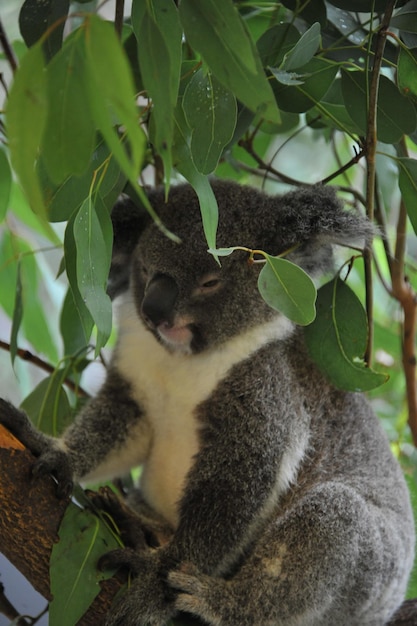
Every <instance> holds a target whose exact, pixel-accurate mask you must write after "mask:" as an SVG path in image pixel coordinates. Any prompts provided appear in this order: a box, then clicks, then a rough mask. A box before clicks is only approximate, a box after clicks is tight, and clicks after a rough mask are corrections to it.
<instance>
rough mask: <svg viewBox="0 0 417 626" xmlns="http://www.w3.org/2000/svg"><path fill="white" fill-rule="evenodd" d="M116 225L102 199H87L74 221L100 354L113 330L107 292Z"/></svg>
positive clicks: (81, 284) (80, 279)
mask: <svg viewBox="0 0 417 626" xmlns="http://www.w3.org/2000/svg"><path fill="white" fill-rule="evenodd" d="M112 234H113V231H112V226H111V220H110V216H109V213H108V211H107V209H106V208H105V207H103V205H102V203H101V202H100V201H99V198H96V202H93V200H92V198H89V199H87V200H86V201H85V202H83V204H82V205H81V207H80V209H79V211H78V213H77V215H76V217H75V220H74V240H75V246H76V268H77V285H78V289H79V291H80V294H81V297H82V299H83V301H84V302H85V304H86V307H87V309H88V310H89V312H90V314H91V317H92V318H93V320H94V323H95V324H96V326H97V331H98V334H97V346H96V353H97V352H98V351H99V350H100V349H101V348H102V347H103V346H104V345H105V343H106V341H107V339H108V338H109V337H110V333H111V329H112V309H111V301H110V298H109V296H108V295H107V293H106V285H107V277H108V273H109V269H110V262H111V249H112Z"/></svg>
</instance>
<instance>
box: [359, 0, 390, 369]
mask: <svg viewBox="0 0 417 626" xmlns="http://www.w3.org/2000/svg"><path fill="white" fill-rule="evenodd" d="M395 3H396V0H388V3H387V6H386V8H385V13H384V15H383V17H382V21H381V25H380V27H379V30H378V33H377V35H376V42H375V52H374V57H373V67H372V71H371V76H370V85H369V94H368V118H367V127H366V138H365V154H366V165H367V167H366V212H367V215H368V217H369V219H370V220H371V221H373V219H374V212H375V209H374V207H375V189H376V162H375V155H376V145H377V105H378V92H379V77H380V73H381V67H382V59H383V55H384V49H385V43H386V32H387V30H388V26H389V23H390V21H391V17H392V13H393V10H394V7H395ZM363 258H364V267H365V287H366V311H367V314H368V331H369V332H368V342H367V346H366V351H365V357H364V358H365V361H366V363H368V364H370V362H371V358H372V351H373V282H372V252H371V250H370V249H369V248H368V249H366V250H365V251H364V255H363Z"/></svg>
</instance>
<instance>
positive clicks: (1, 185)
mask: <svg viewBox="0 0 417 626" xmlns="http://www.w3.org/2000/svg"><path fill="white" fill-rule="evenodd" d="M11 189H12V172H11V169H10V165H9V159H8V158H7V156H6V153H5V152H4V150H0V222H2V221H3V220H4V217H5V215H6V211H7V209H8V206H9V199H10V192H11Z"/></svg>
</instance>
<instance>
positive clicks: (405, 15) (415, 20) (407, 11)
mask: <svg viewBox="0 0 417 626" xmlns="http://www.w3.org/2000/svg"><path fill="white" fill-rule="evenodd" d="M390 25H391V26H393V27H394V28H399V29H400V30H404V31H405V32H407V33H417V0H410V2H406V3H405V4H404V6H402V7H401V8H400V9H399V10H398V11H397V13H396V14H395V15H394V17H393V18H392V19H391V23H390Z"/></svg>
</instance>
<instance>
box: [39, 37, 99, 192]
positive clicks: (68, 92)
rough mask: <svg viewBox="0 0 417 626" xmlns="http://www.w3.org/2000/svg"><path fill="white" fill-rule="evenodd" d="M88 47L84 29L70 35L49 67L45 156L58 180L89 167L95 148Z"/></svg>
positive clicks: (50, 171)
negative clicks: (86, 86)
mask: <svg viewBox="0 0 417 626" xmlns="http://www.w3.org/2000/svg"><path fill="white" fill-rule="evenodd" d="M84 72H85V49H84V41H83V39H82V31H80V30H78V31H76V33H74V35H73V36H72V37H69V38H68V40H67V41H66V43H65V44H64V46H63V47H62V49H61V50H60V51H59V52H58V53H57V54H56V55H55V57H54V58H53V59H52V61H51V62H50V63H49V65H48V67H47V85H48V104H49V106H48V119H47V123H46V128H45V133H44V136H43V142H42V144H43V151H42V154H43V159H44V163H45V166H46V168H47V170H48V173H49V175H50V177H51V178H52V180H53V181H54V182H55V183H57V184H58V183H61V182H62V181H63V180H64V179H66V178H67V177H69V176H71V175H75V176H80V175H81V174H83V173H84V171H85V170H86V169H87V167H88V164H89V161H90V157H91V153H92V151H93V148H94V141H95V135H96V129H95V125H94V124H93V120H92V118H91V113H90V107H89V104H88V98H87V94H86V93H85V89H84V83H85V78H84Z"/></svg>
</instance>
